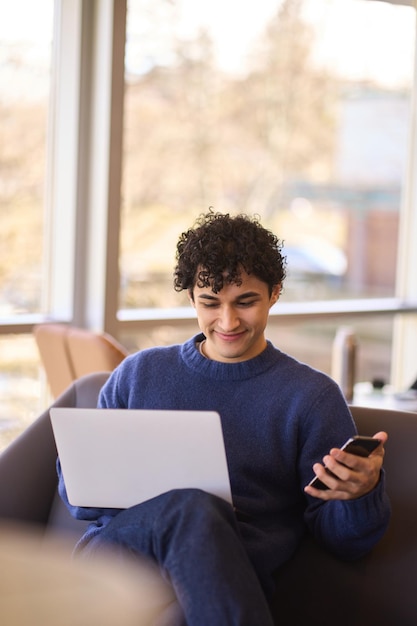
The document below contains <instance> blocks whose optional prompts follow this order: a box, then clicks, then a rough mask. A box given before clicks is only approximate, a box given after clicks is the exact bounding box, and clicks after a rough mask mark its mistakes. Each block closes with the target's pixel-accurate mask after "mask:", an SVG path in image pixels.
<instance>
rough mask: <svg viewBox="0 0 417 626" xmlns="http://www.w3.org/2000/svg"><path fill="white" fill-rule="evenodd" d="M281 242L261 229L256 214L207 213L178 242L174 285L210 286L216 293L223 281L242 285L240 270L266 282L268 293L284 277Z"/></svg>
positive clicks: (178, 287)
mask: <svg viewBox="0 0 417 626" xmlns="http://www.w3.org/2000/svg"><path fill="white" fill-rule="evenodd" d="M282 245H283V243H282V241H280V240H279V239H278V237H276V236H275V235H274V234H273V233H272V232H271V231H270V230H267V229H266V228H264V227H263V226H262V225H261V224H260V222H259V219H258V218H257V217H249V216H247V215H243V214H241V215H237V216H230V215H229V214H222V213H214V212H212V211H210V212H209V213H206V214H203V215H201V216H200V217H199V218H198V219H197V221H196V223H195V225H194V227H193V228H191V229H189V230H187V231H186V232H184V233H182V234H181V236H180V238H179V240H178V243H177V254H176V260H177V265H176V267H175V269H174V288H175V290H176V291H182V290H183V289H188V290H190V291H191V290H192V289H193V288H194V286H195V285H197V286H198V287H209V286H210V287H211V288H212V290H213V292H214V293H218V292H219V291H221V289H222V288H223V286H224V284H225V283H226V284H236V285H241V284H242V279H241V272H242V269H243V270H244V271H245V272H246V273H247V274H253V275H254V276H256V277H257V278H259V280H262V281H263V282H265V283H267V285H268V287H269V292H270V293H272V289H273V288H274V287H275V286H276V285H281V289H282V284H283V282H284V278H285V273H286V272H285V267H286V258H285V257H284V256H283V255H282V253H281V250H282Z"/></svg>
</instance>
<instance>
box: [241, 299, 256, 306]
mask: <svg viewBox="0 0 417 626" xmlns="http://www.w3.org/2000/svg"><path fill="white" fill-rule="evenodd" d="M255 302H256V301H255V300H245V301H243V302H239V306H241V307H243V308H245V307H248V306H252V304H255Z"/></svg>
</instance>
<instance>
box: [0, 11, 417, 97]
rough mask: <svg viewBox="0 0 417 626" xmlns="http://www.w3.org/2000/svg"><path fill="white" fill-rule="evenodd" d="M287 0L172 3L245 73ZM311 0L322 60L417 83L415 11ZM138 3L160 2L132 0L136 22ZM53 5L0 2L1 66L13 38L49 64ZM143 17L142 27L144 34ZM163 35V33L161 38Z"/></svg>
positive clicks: (185, 23) (352, 71)
mask: <svg viewBox="0 0 417 626" xmlns="http://www.w3.org/2000/svg"><path fill="white" fill-rule="evenodd" d="M281 2H282V0H255V1H247V2H242V0H209V1H207V0H171V2H166V3H165V6H166V7H171V11H172V10H174V11H175V27H176V32H177V33H178V34H179V35H181V36H182V37H192V36H193V35H195V33H196V32H197V30H198V29H199V28H200V27H201V26H204V27H206V28H207V29H208V30H209V31H210V33H211V36H212V38H213V40H214V44H215V51H216V53H217V58H218V63H219V65H220V67H221V68H222V69H223V70H224V71H226V72H230V73H239V72H241V71H243V65H244V62H245V59H246V55H247V54H248V53H249V52H250V49H251V46H252V45H253V44H254V43H255V41H256V38H257V37H259V35H260V34H261V33H262V30H263V28H264V26H265V24H266V22H267V20H268V19H270V18H271V16H272V15H274V13H275V12H276V11H277V9H278V8H279V6H280V4H281ZM305 3H306V13H305V17H306V19H308V20H309V21H310V22H311V23H312V24H315V25H316V27H317V24H320V34H319V36H318V38H317V41H318V44H319V45H318V47H317V49H316V52H315V57H314V58H315V60H316V62H317V63H318V64H320V65H323V64H324V65H327V66H329V67H331V68H332V69H334V67H335V66H337V68H338V71H339V72H341V73H342V74H343V75H344V76H346V77H349V78H358V79H367V78H373V79H375V78H376V79H377V80H378V81H379V82H380V83H381V84H383V85H387V86H395V87H397V86H400V87H401V86H402V85H404V84H406V83H407V82H409V80H410V78H409V77H410V76H411V73H412V68H413V63H414V51H413V46H414V36H415V29H416V17H415V11H414V9H412V8H411V7H404V6H392V5H390V4H389V3H387V2H377V1H369V0H367V1H364V0H305ZM135 5H136V7H143V6H145V5H148V6H149V7H150V6H153V9H152V10H153V11H155V10H156V9H155V7H156V6H157V3H156V2H155V0H130V1H129V9H130V16H131V19H132V24H133V23H134V20H135V14H136V8H135ZM161 6H163V5H161ZM52 7H53V0H13V2H5V1H3V2H1V3H0V70H1V64H2V62H3V60H4V44H5V43H6V44H7V43H8V44H10V43H11V42H13V41H19V42H26V43H27V44H28V43H30V44H31V45H30V46H28V48H27V49H28V50H30V54H31V60H32V62H33V63H35V64H36V63H40V64H41V63H45V60H47V59H48V55H49V50H50V48H49V45H50V37H51V33H52V17H53V16H52ZM138 15H140V14H139V12H138ZM140 19H142V21H143V18H140ZM140 19H139V20H137V24H135V27H136V26H138V32H140ZM158 30H159V31H160V34H161V41H163V36H164V33H167V32H168V31H169V30H172V24H171V23H170V22H169V20H167V19H166V15H165V16H164V14H163V12H161V18H160V24H159V28H158ZM150 39H151V38H150V37H149V39H148V41H150ZM157 39H158V38H157V37H155V41H157ZM2 44H3V45H2ZM32 44H35V45H32ZM154 45H156V44H154ZM2 48H3V55H2ZM1 88H2V84H1V80H0V90H1Z"/></svg>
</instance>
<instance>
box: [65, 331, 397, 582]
mask: <svg viewBox="0 0 417 626" xmlns="http://www.w3.org/2000/svg"><path fill="white" fill-rule="evenodd" d="M203 338H204V337H203V335H199V336H197V337H194V338H192V339H190V340H188V341H187V342H186V343H184V344H183V345H174V346H170V347H162V348H151V349H148V350H143V351H140V352H138V353H136V354H134V355H132V356H129V357H128V358H127V359H125V361H124V362H123V363H122V364H121V365H120V366H119V367H118V368H117V369H116V370H115V371H114V372H113V374H112V375H111V376H110V378H109V380H108V382H107V383H106V384H105V386H104V387H103V389H102V391H101V394H100V398H99V406H100V407H122V408H139V409H140V408H150V409H156V408H158V409H202V410H215V411H218V413H219V414H220V416H221V420H222V426H223V432H224V440H225V447H226V454H227V460H228V466H229V472H230V481H231V488H232V494H233V500H234V505H235V507H236V508H237V509H238V510H239V511H242V512H244V514H245V518H244V519H243V520H242V521H241V522H240V527H241V531H242V536H243V539H244V541H245V543H246V546H247V549H248V551H249V553H250V555H251V557H252V559H253V560H254V561H255V562H256V564H257V566H258V569H259V570H261V571H263V572H272V571H273V570H274V569H276V568H277V567H278V566H279V565H280V564H282V563H283V562H284V561H286V560H287V559H288V558H289V557H290V555H291V554H292V553H293V551H294V550H295V548H296V546H297V544H298V543H299V541H300V538H301V536H302V535H303V533H304V531H305V528H306V526H307V527H308V528H309V529H310V531H311V532H312V534H313V535H314V536H315V537H316V539H317V540H318V541H319V542H320V543H321V544H323V545H324V546H326V547H327V548H328V549H330V550H331V551H332V552H333V553H335V554H337V555H339V556H340V557H342V558H346V559H352V558H356V557H359V556H361V555H363V554H364V553H366V552H367V551H369V550H370V549H371V548H372V547H373V545H374V544H375V543H376V542H377V541H378V540H379V539H380V537H381V536H382V534H383V532H384V531H385V529H386V526H387V523H388V519H389V502H388V499H387V496H386V494H385V490H384V480H383V474H382V477H381V480H380V482H379V484H378V485H377V487H376V488H375V489H374V490H373V491H372V492H371V493H369V494H368V495H366V496H363V497H361V498H358V499H356V500H349V501H339V500H337V501H329V502H322V501H321V500H318V499H315V498H311V497H309V496H306V494H305V493H304V492H303V487H304V486H305V485H306V484H307V483H308V482H309V481H310V479H311V478H312V477H313V471H312V465H313V463H315V462H316V461H321V460H322V458H323V456H324V454H326V453H327V452H328V451H329V449H330V448H332V447H334V446H339V445H341V444H343V443H344V441H345V440H346V439H347V437H349V436H351V435H352V434H354V433H355V432H356V431H355V426H354V423H353V421H352V418H351V415H350V412H349V410H348V407H347V405H346V403H345V400H344V398H343V396H342V394H341V392H340V390H339V387H338V386H337V385H336V384H335V383H334V381H333V380H332V379H331V378H329V377H328V376H326V375H325V374H323V373H321V372H318V371H317V370H314V369H312V368H311V367H309V366H307V365H305V364H302V363H300V362H298V361H296V360H295V359H293V358H291V357H289V356H288V355H286V354H284V353H282V352H281V351H279V350H278V349H276V348H274V347H273V345H272V344H271V343H269V342H268V345H267V348H266V349H265V350H264V351H263V352H262V353H261V354H260V355H259V356H257V357H256V358H254V359H251V360H248V361H243V362H240V363H234V364H229V363H220V362H218V361H212V360H209V359H206V358H204V357H203V356H202V355H201V354H200V353H199V351H198V349H197V347H196V342H198V341H201V340H202V339H203ZM58 467H59V465H58ZM58 471H59V473H60V470H58ZM60 493H61V496H62V497H63V499H64V500H65V502H66V504H67V506H68V508H69V509H70V511H71V513H72V514H73V515H74V516H75V517H77V518H80V519H88V520H91V521H92V524H91V525H90V527H89V529H88V530H87V533H86V535H85V536H84V538H83V540H82V543H85V542H87V541H88V539H89V537H91V536H92V535H93V534H96V533H98V532H100V529H101V528H102V527H103V525H105V524H106V523H107V522H108V521H109V519H110V518H111V517H112V516H113V515H115V514H117V510H112V509H110V510H109V509H106V510H103V509H91V508H90V509H89V508H80V507H73V506H71V505H70V504H69V503H68V500H67V497H66V492H65V485H64V482H63V478H62V476H61V475H60Z"/></svg>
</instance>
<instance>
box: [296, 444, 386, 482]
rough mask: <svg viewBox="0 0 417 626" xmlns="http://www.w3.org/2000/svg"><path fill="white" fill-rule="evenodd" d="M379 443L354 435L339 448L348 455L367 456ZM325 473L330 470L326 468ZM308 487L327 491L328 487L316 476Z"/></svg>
mask: <svg viewBox="0 0 417 626" xmlns="http://www.w3.org/2000/svg"><path fill="white" fill-rule="evenodd" d="M380 443H381V440H380V439H374V438H373V437H365V436H363V435H355V436H354V437H350V439H348V440H347V441H346V443H344V444H343V446H342V447H341V448H340V449H341V450H344V451H345V452H349V454H356V455H357V456H363V457H365V456H369V455H370V454H371V452H373V451H374V450H375V448H377V447H378V446H379V444H380ZM326 472H328V473H329V474H332V472H331V471H330V470H328V469H327V468H326ZM332 476H333V474H332ZM308 484H309V486H310V485H311V487H314V488H315V489H328V486H327V485H325V484H324V483H322V482H321V480H320V479H319V478H317V476H315V477H314V478H313V479H312V480H311V481H310V482H309V483H308Z"/></svg>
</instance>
